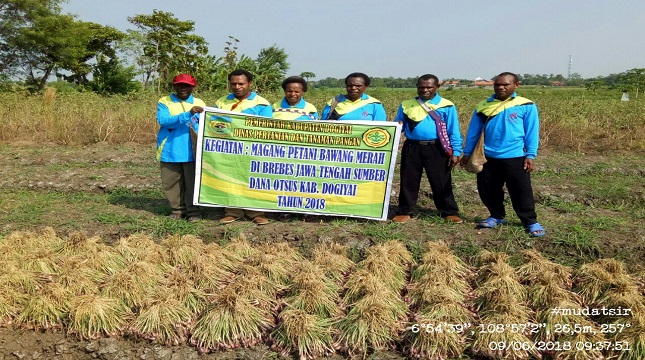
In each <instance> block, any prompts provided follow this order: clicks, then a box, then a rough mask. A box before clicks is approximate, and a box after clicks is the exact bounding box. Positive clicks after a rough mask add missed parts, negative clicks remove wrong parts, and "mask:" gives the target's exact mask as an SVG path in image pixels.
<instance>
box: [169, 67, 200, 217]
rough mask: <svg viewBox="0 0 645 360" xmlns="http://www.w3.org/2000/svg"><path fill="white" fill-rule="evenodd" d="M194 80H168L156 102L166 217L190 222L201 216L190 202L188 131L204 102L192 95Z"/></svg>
mask: <svg viewBox="0 0 645 360" xmlns="http://www.w3.org/2000/svg"><path fill="white" fill-rule="evenodd" d="M196 85H197V81H196V80H195V78H194V77H193V76H192V75H190V74H179V75H177V76H175V78H174V79H173V80H172V87H173V89H174V93H172V94H170V95H168V96H165V97H162V98H161V99H159V102H158V103H157V121H158V122H159V126H160V128H159V133H158V134H157V160H159V162H160V164H161V185H162V187H163V191H164V193H165V194H166V198H167V199H168V202H169V203H170V207H171V208H172V213H171V214H170V216H169V217H170V218H172V219H181V218H183V217H185V218H186V220H188V221H190V222H194V221H199V220H201V219H202V210H201V209H200V208H199V207H198V206H196V205H193V193H194V191H195V150H194V148H195V144H194V143H193V142H194V140H193V137H192V136H191V131H194V130H195V129H192V126H193V124H196V123H197V121H198V117H199V114H200V113H201V112H203V111H204V106H206V104H205V103H204V102H203V101H202V100H200V99H197V98H196V97H194V96H193V95H192V93H193V89H195V86H196Z"/></svg>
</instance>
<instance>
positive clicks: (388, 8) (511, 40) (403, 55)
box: [63, 0, 645, 79]
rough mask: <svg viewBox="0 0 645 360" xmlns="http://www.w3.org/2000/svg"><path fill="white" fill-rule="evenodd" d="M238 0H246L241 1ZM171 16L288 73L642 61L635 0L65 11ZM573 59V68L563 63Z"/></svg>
mask: <svg viewBox="0 0 645 360" xmlns="http://www.w3.org/2000/svg"><path fill="white" fill-rule="evenodd" d="M242 4H243V5H242ZM154 9H157V10H160V11H165V12H171V13H173V14H174V17H175V18H177V19H179V20H184V21H185V20H191V21H194V22H195V31H194V34H196V35H199V36H202V37H203V38H204V39H205V40H206V41H207V42H208V44H209V49H210V54H211V55H215V56H218V57H219V56H223V55H224V47H225V46H226V44H225V43H226V41H227V40H228V37H229V35H232V36H234V37H236V38H237V39H239V40H240V42H239V43H238V53H239V54H245V55H247V56H249V57H251V58H256V57H257V55H258V53H259V52H260V50H261V49H262V48H267V47H270V46H272V45H277V46H278V47H280V48H283V49H284V50H285V52H286V53H287V54H288V62H289V64H290V69H289V71H288V74H287V75H299V74H300V73H302V72H305V71H308V72H313V73H314V74H316V79H323V78H326V77H334V78H344V77H345V76H346V75H347V74H349V73H351V72H355V71H358V72H363V73H366V74H367V75H369V76H371V77H389V76H392V77H403V78H406V77H417V76H420V75H423V74H426V73H432V74H435V75H437V76H438V77H439V78H440V79H449V78H458V79H474V78H476V77H482V78H485V79H489V78H492V77H493V76H494V75H496V74H498V73H500V72H503V71H511V72H515V73H517V74H562V75H564V76H565V77H566V76H567V74H568V72H569V66H570V68H571V73H572V74H573V73H578V74H580V75H581V76H582V77H583V78H590V77H596V76H605V75H609V74H614V73H621V72H624V71H626V70H629V69H633V68H644V67H645V46H644V45H643V44H644V40H643V37H644V36H645V20H644V19H645V17H644V16H645V15H644V14H645V1H642V0H611V1H608V0H604V1H599V0H568V1H561V0H524V1H517V0H514V1H511V0H495V1H483V0H459V1H458V0H454V1H451V0H446V1H441V2H439V1H432V0H425V1H418V0H398V1H397V0H353V1H348V0H344V1H343V0H325V1H317V0H280V1H271V0H264V1H262V0H246V1H244V2H241V1H230V0H228V1H221V0H193V1H177V0H173V1H170V0H68V2H67V3H66V4H63V13H71V14H74V15H77V18H78V19H79V20H83V21H90V22H95V23H98V24H101V25H110V26H112V27H115V28H117V29H119V30H122V31H125V30H127V29H134V26H133V25H132V24H130V23H129V22H128V20H127V18H128V17H129V16H134V15H139V14H144V15H148V14H152V12H153V10H154ZM570 59H572V61H571V65H569V62H570Z"/></svg>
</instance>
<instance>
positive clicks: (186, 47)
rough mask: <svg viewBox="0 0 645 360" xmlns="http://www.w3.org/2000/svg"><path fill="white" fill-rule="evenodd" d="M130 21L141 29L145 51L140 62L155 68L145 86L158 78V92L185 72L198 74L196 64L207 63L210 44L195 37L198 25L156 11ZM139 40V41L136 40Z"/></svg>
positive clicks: (140, 37)
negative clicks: (204, 61)
mask: <svg viewBox="0 0 645 360" xmlns="http://www.w3.org/2000/svg"><path fill="white" fill-rule="evenodd" d="M128 21H129V22H130V23H132V24H133V25H135V26H136V27H137V28H139V31H138V33H139V35H140V36H139V37H138V38H139V39H140V40H142V41H143V42H142V44H141V48H142V49H143V51H142V54H140V57H142V59H138V60H137V62H138V63H139V64H151V65H152V66H153V69H152V71H150V72H149V73H148V78H146V79H145V83H147V82H148V81H149V80H150V77H151V76H153V75H155V74H156V75H157V91H158V92H160V91H161V84H162V83H164V84H167V83H169V82H170V79H171V78H172V77H173V76H174V75H176V74H178V73H181V72H190V73H195V72H196V70H197V66H196V64H198V63H201V62H202V61H203V59H202V58H203V57H206V53H207V52H208V47H207V45H208V43H206V40H204V38H203V37H201V36H198V35H194V34H191V32H193V31H194V30H195V22H194V21H190V20H189V21H181V20H178V19H176V18H175V17H174V16H173V14H172V13H170V12H164V11H159V10H154V11H153V13H152V14H151V15H135V16H133V17H128ZM132 39H134V40H136V38H134V37H133V38H132Z"/></svg>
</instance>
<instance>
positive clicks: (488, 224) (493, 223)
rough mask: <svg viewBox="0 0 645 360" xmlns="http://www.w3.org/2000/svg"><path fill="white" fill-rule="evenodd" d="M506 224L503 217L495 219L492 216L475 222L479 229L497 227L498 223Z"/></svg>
mask: <svg viewBox="0 0 645 360" xmlns="http://www.w3.org/2000/svg"><path fill="white" fill-rule="evenodd" d="M506 224H508V221H506V220H504V219H496V218H494V217H492V216H491V217H489V218H488V219H486V220H483V221H481V222H480V223H479V224H477V228H479V229H492V228H494V227H498V226H500V225H506Z"/></svg>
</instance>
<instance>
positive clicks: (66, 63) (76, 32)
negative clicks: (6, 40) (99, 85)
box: [15, 14, 91, 90]
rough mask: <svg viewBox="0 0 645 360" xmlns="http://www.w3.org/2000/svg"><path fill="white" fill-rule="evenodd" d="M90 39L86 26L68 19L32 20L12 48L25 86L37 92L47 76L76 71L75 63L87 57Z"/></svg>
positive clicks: (54, 17) (62, 17)
mask: <svg viewBox="0 0 645 360" xmlns="http://www.w3.org/2000/svg"><path fill="white" fill-rule="evenodd" d="M90 38H91V33H90V32H88V27H87V26H86V23H83V22H78V21H76V20H74V18H73V17H72V16H71V15H59V14H48V15H46V16H42V17H38V18H36V19H34V21H33V26H30V27H24V28H21V29H20V30H19V31H18V34H17V37H16V40H17V41H18V43H17V44H15V48H16V54H17V57H18V59H19V60H20V65H19V68H20V73H21V74H22V75H24V76H25V77H26V79H25V82H26V83H27V85H28V86H30V87H32V88H33V89H36V90H41V89H43V88H44V87H45V84H46V83H47V80H48V79H49V76H50V75H52V74H55V73H56V72H58V71H59V70H64V69H78V67H79V59H83V58H85V57H86V56H87V46H88V43H89V40H90ZM87 72H89V69H87Z"/></svg>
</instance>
